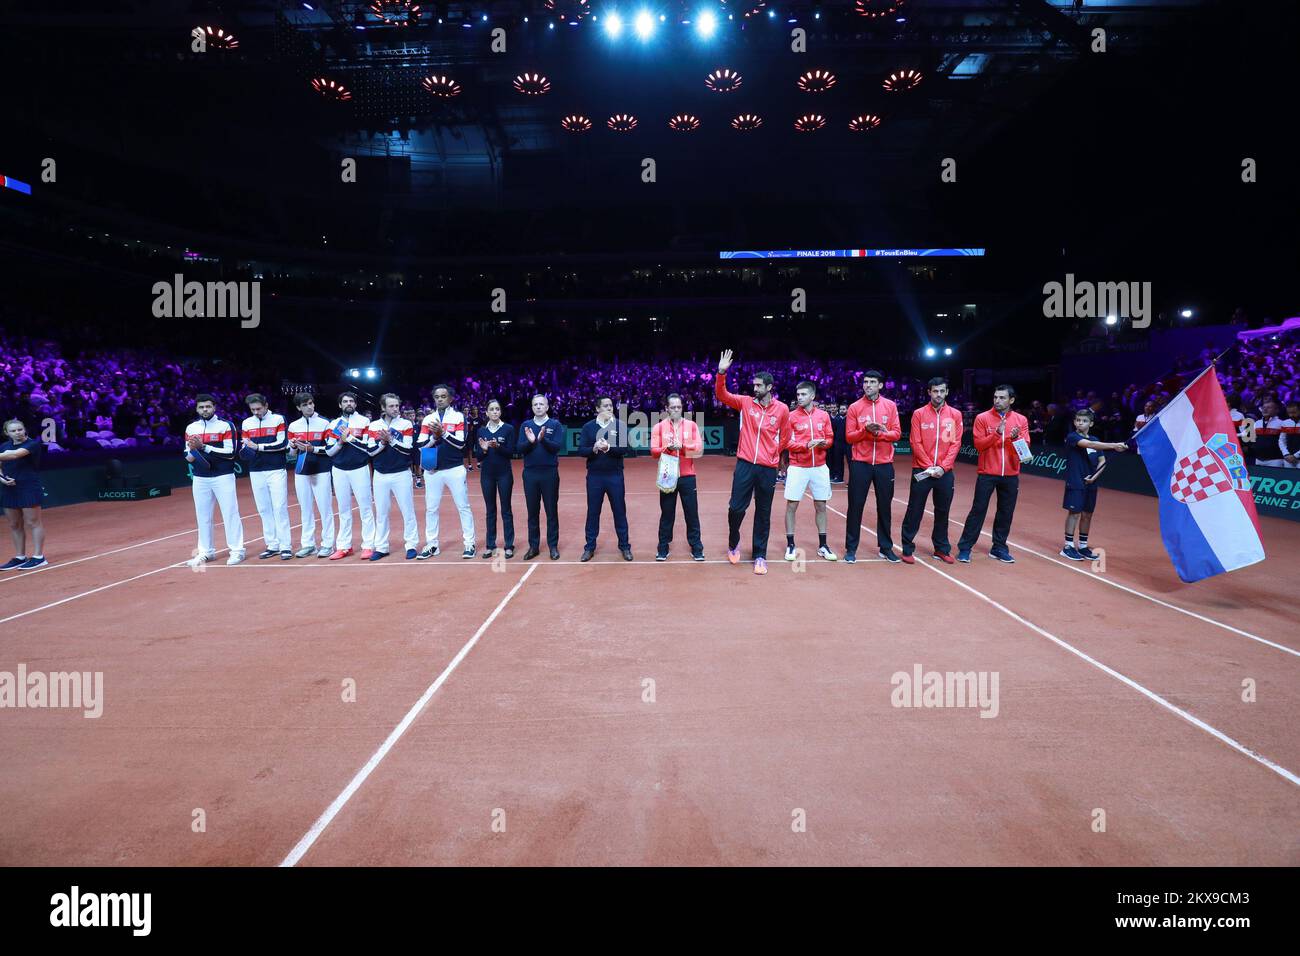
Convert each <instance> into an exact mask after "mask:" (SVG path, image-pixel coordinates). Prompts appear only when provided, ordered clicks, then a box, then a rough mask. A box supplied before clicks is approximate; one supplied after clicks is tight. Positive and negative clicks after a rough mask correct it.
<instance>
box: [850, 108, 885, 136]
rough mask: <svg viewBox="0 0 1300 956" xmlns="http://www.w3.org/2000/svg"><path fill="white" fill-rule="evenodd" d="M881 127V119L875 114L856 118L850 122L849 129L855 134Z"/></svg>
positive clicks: (865, 114)
mask: <svg viewBox="0 0 1300 956" xmlns="http://www.w3.org/2000/svg"><path fill="white" fill-rule="evenodd" d="M879 125H880V117H879V116H876V115H875V114H874V113H863V114H862V115H861V116H855V117H853V119H851V120H849V129H850V130H851V131H853V132H854V133H865V132H866V131H867V130H869V129H875V128H876V127H877V126H879Z"/></svg>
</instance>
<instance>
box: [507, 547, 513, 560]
mask: <svg viewBox="0 0 1300 956" xmlns="http://www.w3.org/2000/svg"><path fill="white" fill-rule="evenodd" d="M514 556H515V549H514V548H506V557H507V558H513V557H514Z"/></svg>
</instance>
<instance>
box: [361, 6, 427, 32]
mask: <svg viewBox="0 0 1300 956" xmlns="http://www.w3.org/2000/svg"><path fill="white" fill-rule="evenodd" d="M370 12H371V13H373V14H374V15H375V19H376V20H378V21H379V22H380V23H382V24H385V25H387V26H399V27H404V26H408V25H409V24H412V23H418V22H419V21H420V5H419V4H418V3H415V2H414V0H373V2H372V3H371V4H370Z"/></svg>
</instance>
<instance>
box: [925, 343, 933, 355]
mask: <svg viewBox="0 0 1300 956" xmlns="http://www.w3.org/2000/svg"><path fill="white" fill-rule="evenodd" d="M934 356H935V348H934V346H933V345H930V346H927V347H926V350H925V357H926V358H934Z"/></svg>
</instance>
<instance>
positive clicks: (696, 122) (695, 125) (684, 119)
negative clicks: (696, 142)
mask: <svg viewBox="0 0 1300 956" xmlns="http://www.w3.org/2000/svg"><path fill="white" fill-rule="evenodd" d="M668 128H669V129H671V130H674V131H675V132H678V133H689V132H690V131H691V130H696V129H699V128H700V119H699V117H698V116H692V115H690V114H689V113H679V114H678V115H677V116H674V117H673V118H672V119H670V120H669V121H668Z"/></svg>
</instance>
